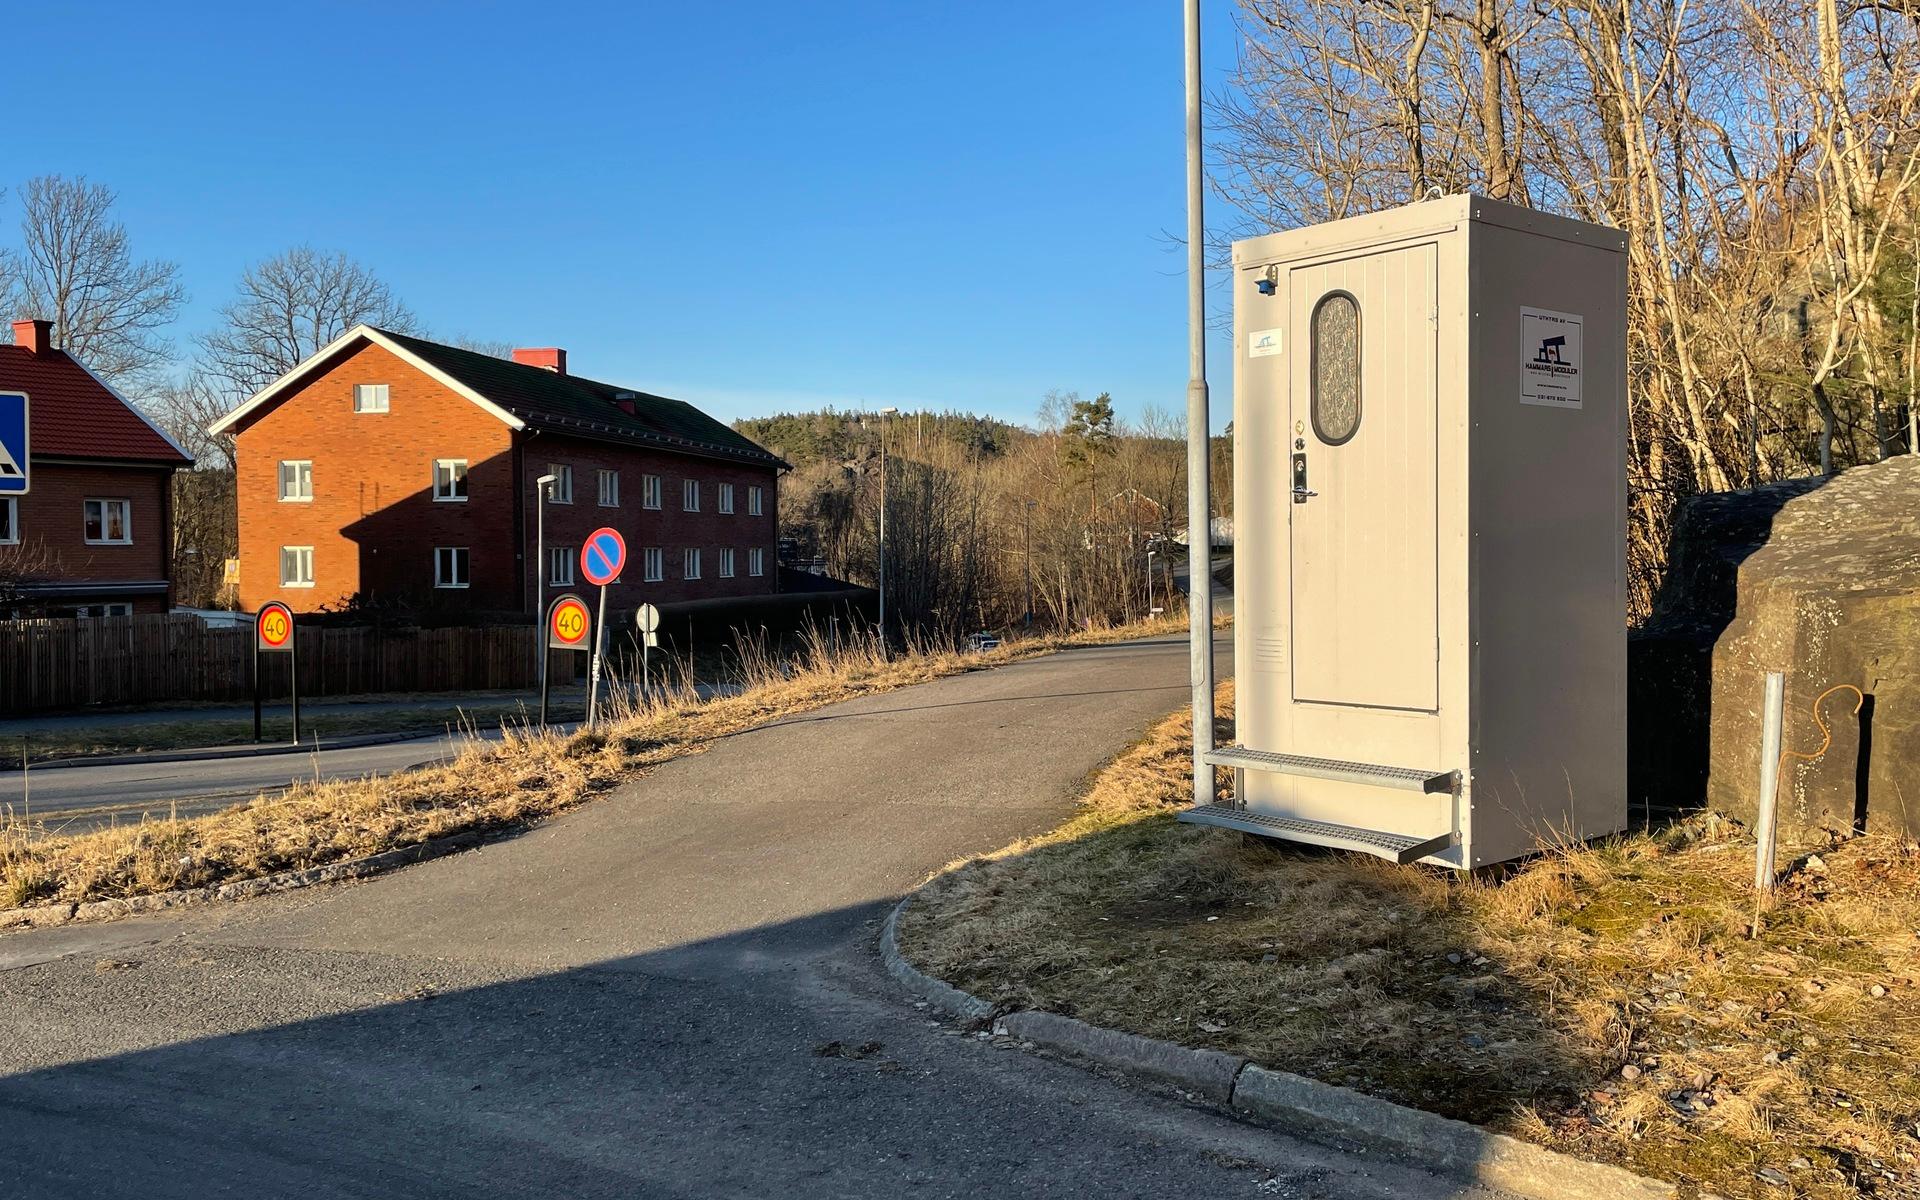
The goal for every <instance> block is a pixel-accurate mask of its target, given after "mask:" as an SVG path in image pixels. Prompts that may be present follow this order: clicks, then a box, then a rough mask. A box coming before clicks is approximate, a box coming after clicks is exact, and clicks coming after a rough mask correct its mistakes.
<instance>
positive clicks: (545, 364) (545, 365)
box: [513, 346, 567, 375]
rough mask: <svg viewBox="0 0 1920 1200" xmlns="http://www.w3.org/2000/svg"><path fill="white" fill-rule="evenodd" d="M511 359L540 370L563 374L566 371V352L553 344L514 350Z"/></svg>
mask: <svg viewBox="0 0 1920 1200" xmlns="http://www.w3.org/2000/svg"><path fill="white" fill-rule="evenodd" d="M513 361H515V362H517V363H525V364H526V365H527V366H529V367H539V368H541V369H542V370H546V371H552V372H553V373H554V374H555V375H565V374H566V373H567V352H566V351H565V350H561V349H558V348H556V347H553V346H544V347H541V348H539V349H531V350H515V351H514V352H513Z"/></svg>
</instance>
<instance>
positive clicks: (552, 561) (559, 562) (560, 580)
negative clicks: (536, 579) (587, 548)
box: [547, 546, 580, 587]
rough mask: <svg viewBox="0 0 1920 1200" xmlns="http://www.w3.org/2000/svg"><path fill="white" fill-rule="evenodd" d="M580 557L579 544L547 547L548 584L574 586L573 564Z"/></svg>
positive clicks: (551, 585) (549, 585)
mask: <svg viewBox="0 0 1920 1200" xmlns="http://www.w3.org/2000/svg"><path fill="white" fill-rule="evenodd" d="M579 559H580V549H579V547H577V546H548V547H547V586H548V587H572V586H573V564H574V563H576V562H578V561H579Z"/></svg>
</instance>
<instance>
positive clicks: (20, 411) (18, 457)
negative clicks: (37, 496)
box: [0, 392, 29, 496]
mask: <svg viewBox="0 0 1920 1200" xmlns="http://www.w3.org/2000/svg"><path fill="white" fill-rule="evenodd" d="M28 450H29V447H28V446H27V394H26V393H25V392H0V496H18V495H21V494H23V493H25V492H26V490H27V482H28Z"/></svg>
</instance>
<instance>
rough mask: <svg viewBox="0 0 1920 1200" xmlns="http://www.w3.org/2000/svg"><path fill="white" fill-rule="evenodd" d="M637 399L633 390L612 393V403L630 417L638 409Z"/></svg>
mask: <svg viewBox="0 0 1920 1200" xmlns="http://www.w3.org/2000/svg"><path fill="white" fill-rule="evenodd" d="M639 400H640V397H639V396H638V395H636V394H634V393H633V392H615V393H614V394H613V403H614V405H615V406H616V407H617V408H619V410H620V411H621V412H623V413H626V414H627V415H628V416H630V417H631V416H633V415H634V414H635V413H637V412H639V411H640V405H639Z"/></svg>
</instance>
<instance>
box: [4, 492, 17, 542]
mask: <svg viewBox="0 0 1920 1200" xmlns="http://www.w3.org/2000/svg"><path fill="white" fill-rule="evenodd" d="M0 513H4V514H6V520H5V522H4V523H0V546H18V545H19V544H20V500H19V497H17V496H0Z"/></svg>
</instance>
